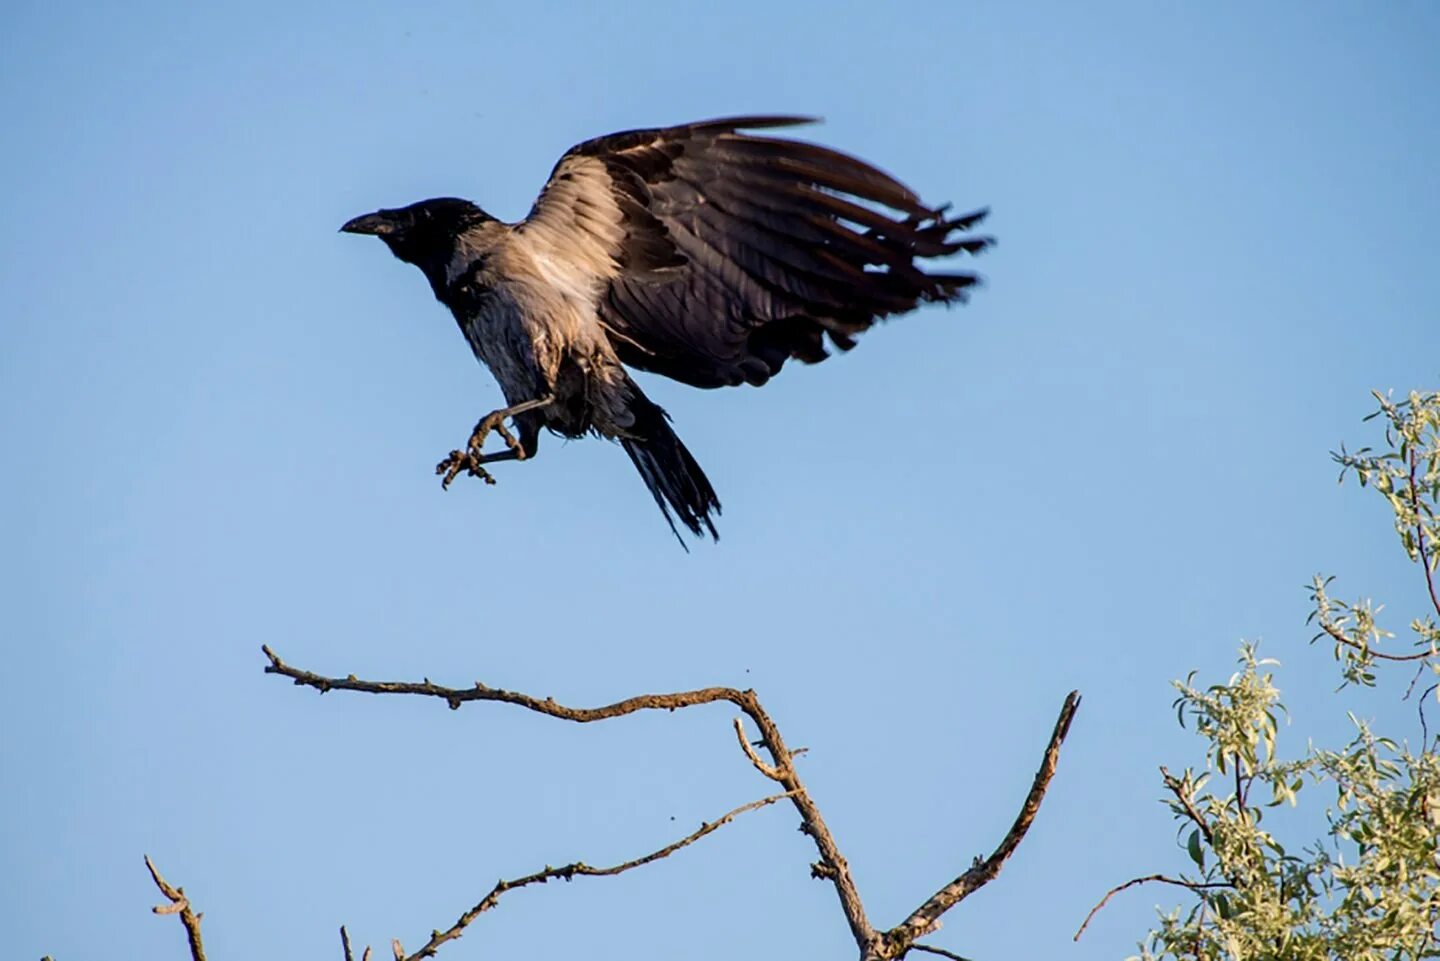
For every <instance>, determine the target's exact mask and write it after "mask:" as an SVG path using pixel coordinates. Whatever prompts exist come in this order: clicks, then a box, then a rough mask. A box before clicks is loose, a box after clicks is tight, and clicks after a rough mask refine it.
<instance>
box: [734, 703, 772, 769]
mask: <svg viewBox="0 0 1440 961" xmlns="http://www.w3.org/2000/svg"><path fill="white" fill-rule="evenodd" d="M735 736H736V737H737V738H739V740H740V750H742V751H744V752H745V756H746V757H748V758H749V759H750V763H751V764H753V765H755V770H757V771H759V772H760V773H761V774H763V775H765V776H766V777H768V778H769V779H770V780H772V781H781V780H784V776H783V775H782V774H781V773H780V772H779V771H777V770H775V768H773V767H771V766H770V765H769V764H766V763H765V762H764V761H762V760H761V759H760V755H758V754H756V753H755V749H754V748H753V747H751V746H750V741H749V740H748V739H747V738H746V737H745V722H744V721H742V720H740V719H739V718H738V717H737V718H736V719H735Z"/></svg>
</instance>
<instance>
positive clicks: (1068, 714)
mask: <svg viewBox="0 0 1440 961" xmlns="http://www.w3.org/2000/svg"><path fill="white" fill-rule="evenodd" d="M1079 707H1080V692H1079V691H1071V692H1070V693H1069V694H1068V695H1067V696H1066V697H1065V703H1064V704H1063V705H1062V706H1061V708H1060V716H1059V717H1058V718H1056V719H1055V729H1054V731H1052V732H1051V734H1050V743H1049V744H1047V745H1046V747H1045V754H1044V756H1043V757H1042V758H1041V760H1040V769H1039V770H1038V771H1036V772H1035V780H1034V781H1033V782H1032V783H1031V785H1030V793H1029V794H1028V795H1026V797H1025V803H1024V804H1023V805H1022V806H1021V808H1020V813H1019V814H1018V815H1016V817H1015V823H1014V824H1012V825H1011V826H1010V830H1009V832H1008V833H1006V835H1005V837H1004V839H1003V840H1002V841H1001V842H1000V844H999V846H998V847H996V848H995V851H994V852H993V853H992V854H991V855H990V856H989V857H988V858H986V859H985V860H983V861H978V860H977V862H976V863H975V865H974V866H972V867H971V868H970V870H968V871H966V872H965V873H964V874H962V875H960V876H959V877H958V878H956V879H955V880H954V881H951V882H950V883H949V884H947V885H945V887H943V888H941V889H940V890H939V891H937V892H935V894H934V895H932V896H931V897H930V899H929V900H928V901H926V902H925V903H924V904H922V905H920V907H918V908H916V909H915V911H914V912H912V913H911V915H910V916H909V917H908V918H906V919H905V920H904V921H902V922H901V923H900V924H898V925H896V926H895V927H894V928H892V929H891V930H889V931H887V932H886V933H885V934H884V936H883V937H884V940H885V943H886V949H885V953H884V954H882V955H881V956H882V957H889V958H898V957H901V956H903V955H904V953H905V952H906V951H907V950H909V949H910V948H911V947H913V946H914V944H915V941H916V939H918V938H921V937H924V936H925V935H926V934H928V933H929V932H931V931H932V930H934V928H935V923H936V922H937V921H938V920H939V919H940V916H941V915H942V914H944V913H945V912H946V911H949V910H950V909H951V908H953V907H954V906H955V905H957V904H959V903H960V902H961V901H963V900H965V899H966V898H967V897H969V896H970V895H971V894H973V893H974V892H975V891H977V890H979V889H980V888H982V887H984V886H985V885H986V884H988V883H989V882H990V881H992V880H993V879H994V878H995V876H996V875H998V874H999V873H1000V869H1001V867H1003V866H1004V864H1005V862H1006V860H1008V859H1009V857H1010V855H1012V854H1014V853H1015V849H1016V848H1017V847H1019V845H1020V842H1021V841H1022V840H1024V839H1025V834H1026V832H1027V831H1029V830H1030V825H1031V824H1032V823H1033V822H1034V820H1035V815H1036V814H1038V813H1039V811H1040V803H1041V802H1042V801H1043V800H1044V799H1045V791H1046V789H1048V788H1049V786H1050V779H1051V778H1053V777H1054V776H1055V768H1056V766H1057V765H1058V764H1059V763H1060V746H1061V744H1063V743H1064V742H1065V735H1066V734H1068V733H1069V731H1070V722H1071V721H1072V720H1073V719H1074V717H1075V711H1076V710H1077V709H1078V708H1079Z"/></svg>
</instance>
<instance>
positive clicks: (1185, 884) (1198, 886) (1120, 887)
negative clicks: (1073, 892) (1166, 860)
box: [1074, 874, 1234, 941]
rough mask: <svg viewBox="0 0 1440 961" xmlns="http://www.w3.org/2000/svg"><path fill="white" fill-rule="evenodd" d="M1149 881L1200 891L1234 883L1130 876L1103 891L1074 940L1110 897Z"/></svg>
mask: <svg viewBox="0 0 1440 961" xmlns="http://www.w3.org/2000/svg"><path fill="white" fill-rule="evenodd" d="M1151 881H1158V882H1160V883H1162V884H1175V885H1179V886H1180V887H1182V888H1189V889H1190V890H1191V891H1201V890H1203V889H1205V888H1232V887H1234V885H1233V884H1231V883H1230V882H1229V881H1207V882H1204V883H1201V882H1196V881H1182V880H1180V879H1179V878H1170V877H1166V876H1165V875H1163V874H1147V875H1145V876H1144V877H1143V878H1132V879H1130V880H1129V881H1126V882H1125V883H1124V884H1117V885H1116V886H1115V887H1113V888H1111V889H1110V890H1109V891H1107V892H1105V896H1104V897H1103V898H1101V899H1100V903H1099V904H1097V905H1095V906H1094V907H1093V908H1091V909H1090V913H1089V914H1087V915H1085V921H1084V923H1082V924H1081V925H1080V930H1078V931H1076V932H1075V938H1074V940H1076V941H1079V940H1080V935H1082V934H1084V933H1085V929H1086V928H1088V927H1089V926H1090V922H1091V920H1093V919H1094V917H1095V915H1096V914H1098V913H1099V912H1100V909H1101V908H1103V907H1105V905H1107V904H1109V903H1110V899H1111V898H1113V897H1114V896H1115V895H1117V894H1119V893H1120V892H1121V891H1124V890H1125V889H1126V888H1133V887H1135V885H1137V884H1148V883H1150V882H1151Z"/></svg>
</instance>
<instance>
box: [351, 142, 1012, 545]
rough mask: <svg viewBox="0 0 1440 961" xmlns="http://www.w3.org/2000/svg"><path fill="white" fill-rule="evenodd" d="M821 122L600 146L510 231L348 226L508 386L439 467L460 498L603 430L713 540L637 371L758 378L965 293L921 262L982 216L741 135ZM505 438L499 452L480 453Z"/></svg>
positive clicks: (418, 224) (416, 217)
mask: <svg viewBox="0 0 1440 961" xmlns="http://www.w3.org/2000/svg"><path fill="white" fill-rule="evenodd" d="M807 122H809V121H807V120H806V119H805V118H799V117H735V118H729V119H724V120H710V121H705V122H702V123H692V124H685V125H682V126H676V127H664V128H656V129H650V130H631V131H625V132H622V133H616V134H611V135H610V136H607V137H600V138H597V139H595V140H588V141H586V142H584V143H582V144H579V145H577V146H575V147H572V148H571V149H570V150H569V151H567V152H566V153H565V155H564V156H563V157H561V158H560V161H559V163H557V164H556V165H555V169H554V170H553V171H552V172H551V174H550V179H549V181H548V182H547V183H546V185H545V188H544V190H542V191H541V193H540V197H539V199H538V200H536V202H535V206H534V208H533V209H531V211H530V214H529V216H527V217H526V218H525V219H524V220H522V221H520V222H519V223H515V224H510V223H504V222H501V221H499V220H496V219H495V218H494V217H491V216H490V215H489V214H487V213H486V212H485V211H483V210H481V209H480V208H479V207H477V206H476V205H475V204H473V203H470V202H469V201H466V200H457V199H454V198H440V199H435V200H424V201H421V202H420V203H416V204H412V205H410V206H408V207H401V208H398V209H393V210H389V209H387V210H379V211H376V212H375V213H372V214H366V215H364V216H361V217H356V218H355V219H353V220H351V221H350V222H348V223H347V224H345V226H343V227H342V228H341V230H344V231H348V232H350V233H357V234H374V235H376V236H378V237H379V238H380V239H381V240H383V241H384V242H385V244H386V245H387V246H388V247H389V248H390V250H391V252H393V253H394V254H395V256H396V257H398V258H400V259H401V260H403V261H406V262H408V263H411V264H414V265H415V266H417V267H419V268H420V270H421V271H422V272H423V273H424V274H425V277H426V279H427V280H429V282H430V287H431V289H432V290H433V291H434V292H435V296H436V298H438V299H439V300H440V302H441V303H443V304H444V305H445V306H446V307H448V308H450V311H451V313H452V314H454V316H455V320H456V321H457V322H458V323H459V325H460V330H461V332H462V333H463V334H464V335H465V339H466V340H467V341H468V342H469V343H470V347H471V349H472V350H473V351H474V353H475V356H476V357H477V358H478V359H479V360H480V361H481V363H483V364H484V365H485V366H487V367H488V368H489V369H490V370H491V372H492V373H493V374H494V375H495V379H496V380H497V381H498V382H499V384H500V388H501V390H502V391H503V392H504V395H505V402H506V405H507V406H506V407H505V408H503V409H501V410H497V411H494V412H493V413H491V414H489V415H487V416H486V417H485V418H483V419H482V420H481V421H480V423H479V424H478V425H476V428H475V431H474V433H473V434H472V436H471V438H470V440H469V442H468V443H467V445H466V449H465V450H463V451H452V452H451V454H450V456H449V457H448V458H447V459H446V460H444V461H442V462H441V463H440V465H439V466H438V467H437V468H436V472H437V473H440V474H443V475H444V477H445V481H444V483H445V484H446V485H447V486H448V485H449V483H450V481H451V480H453V479H454V478H455V477H456V476H457V475H458V474H459V473H460V472H462V471H466V472H469V473H470V474H472V475H476V476H481V477H484V478H485V479H486V480H489V479H490V476H489V474H488V473H487V472H486V470H485V467H484V465H485V464H489V463H494V462H496V461H501V460H524V459H526V458H529V457H533V456H534V455H535V451H536V448H537V445H538V443H539V438H540V430H541V428H542V427H543V428H546V429H549V430H551V431H554V432H555V433H558V434H562V435H564V436H566V437H579V436H582V435H584V434H586V433H591V432H593V433H597V434H599V435H601V436H603V437H607V438H611V439H613V440H618V441H619V442H620V443H621V445H622V446H623V447H624V448H625V452H626V453H627V454H629V455H630V459H631V460H632V461H633V462H634V463H635V466H636V468H637V469H638V470H639V472H640V476H641V477H642V478H643V479H644V481H645V485H646V486H647V487H648V488H649V489H650V493H651V494H652V495H653V496H654V498H655V502H656V503H657V504H659V506H660V509H661V511H662V512H663V513H664V514H665V518H666V520H667V521H669V523H670V527H671V530H675V518H678V519H679V520H680V523H681V524H683V525H684V526H685V527H686V528H687V529H688V530H689V531H690V532H691V533H693V534H695V535H697V536H700V535H702V534H703V533H704V532H707V531H708V533H709V534H710V536H711V537H715V536H716V535H715V524H714V517H715V515H717V514H719V513H720V501H719V500H718V499H717V498H716V496H715V491H714V489H713V488H712V487H711V486H710V482H709V480H707V479H706V477H705V474H704V472H703V471H702V470H701V469H700V465H699V464H697V463H696V462H695V458H694V457H692V456H691V454H690V452H689V451H688V450H686V449H685V445H684V444H682V443H681V442H680V438H679V437H677V436H676V435H675V432H674V431H673V430H672V429H671V427H670V424H669V417H668V416H667V415H666V413H665V412H664V411H663V410H661V409H660V408H659V407H658V406H656V405H655V404H654V403H652V402H651V401H650V400H649V399H648V398H646V396H645V395H644V394H643V393H642V392H641V390H640V387H639V385H637V384H636V383H635V381H634V380H633V379H631V377H630V375H629V373H628V372H627V371H626V370H625V367H626V366H629V367H635V368H638V369H640V370H646V371H653V372H655V373H657V374H662V375H664V376H666V377H670V378H672V379H674V380H678V381H681V382H682V383H686V384H690V385H692V386H695V387H721V386H729V385H737V384H755V385H759V384H763V383H765V382H766V381H767V380H769V379H770V378H771V377H772V376H774V375H775V374H777V373H779V372H780V369H781V367H783V366H784V364H785V361H786V360H788V359H790V358H792V357H794V358H797V359H799V360H801V361H803V362H805V363H817V362H819V361H821V360H824V359H825V357H826V356H827V350H826V343H827V342H828V343H829V344H831V345H834V346H835V347H837V348H839V349H840V350H849V349H850V348H851V347H853V346H854V344H855V341H854V338H855V336H856V335H857V334H859V333H861V332H862V331H864V330H866V329H868V328H869V327H870V326H871V325H872V324H874V323H875V321H876V320H877V319H879V318H881V317H886V316H889V315H891V314H898V313H904V312H906V311H909V310H913V309H914V308H915V307H916V306H918V305H919V304H920V303H922V302H926V301H940V302H942V303H951V302H955V301H959V300H963V299H964V296H965V293H966V290H967V288H969V287H971V286H973V285H974V284H975V283H976V282H977V280H978V278H977V277H976V275H974V274H972V273H967V272H947V273H926V272H924V271H922V270H921V269H920V268H919V267H918V266H917V265H916V262H917V261H921V260H925V259H929V258H935V257H946V256H949V255H952V254H957V253H962V252H963V253H969V254H975V253H979V252H980V251H982V250H984V249H985V248H986V247H987V246H988V245H989V244H990V243H991V241H990V239H989V238H988V237H978V236H974V235H970V234H967V233H966V231H968V230H969V229H970V228H971V227H973V226H974V225H975V224H977V223H979V222H980V221H981V220H982V219H983V218H984V216H985V213H986V211H984V210H978V211H975V212H973V213H969V214H964V215H962V216H958V217H951V216H948V215H947V213H946V208H945V207H930V206H927V205H926V204H924V203H922V202H921V201H920V199H919V198H918V197H916V196H915V194H914V193H913V192H911V191H910V190H909V188H907V187H905V185H903V184H901V183H899V182H898V181H896V180H895V179H894V178H892V177H891V176H889V175H888V174H885V173H882V172H881V171H879V170H877V169H875V168H874V167H871V166H870V165H869V164H866V163H864V162H862V161H860V160H857V159H855V158H854V157H850V156H847V155H845V154H843V153H839V152H837V151H834V150H830V149H828V148H825V147H821V146H817V145H815V144H809V143H802V142H799V141H794V140H786V139H781V138H778V137H770V136H755V135H753V134H749V133H744V132H743V131H745V130H756V129H762V128H776V127H788V126H793V125H797V124H802V123H807ZM507 419H510V420H511V421H512V423H513V424H514V425H515V434H512V433H511V432H510V431H509V429H508V428H506V426H505V421H506V420H507ZM491 432H495V433H499V434H500V435H501V437H502V438H503V439H504V441H505V442H506V445H507V447H506V449H505V450H503V451H499V452H496V453H488V454H487V453H484V452H483V451H482V445H483V443H484V441H485V438H486V436H487V435H488V434H490V433H491ZM516 435H518V436H516ZM682 543H683V542H682Z"/></svg>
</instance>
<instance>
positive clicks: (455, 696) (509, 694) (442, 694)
mask: <svg viewBox="0 0 1440 961" xmlns="http://www.w3.org/2000/svg"><path fill="white" fill-rule="evenodd" d="M261 650H262V651H264V652H265V656H266V657H267V658H269V660H270V663H269V665H268V666H267V667H266V668H265V673H267V674H278V675H280V676H282V677H288V678H290V679H291V680H292V681H294V682H295V683H296V684H297V685H300V686H302V687H312V688H314V689H315V690H317V691H319V692H320V693H322V694H323V693H325V692H326V691H334V690H338V691H360V692H363V693H367V694H412V695H419V696H423V697H434V698H438V699H439V700H442V701H444V702H445V703H447V704H448V705H449V706H450V708H451V709H452V710H454V709H458V708H459V707H460V705H461V704H465V703H468V702H470V701H500V702H502V703H505V704H513V705H515V706H517V707H523V708H525V709H526V710H530V711H535V712H536V713H539V714H544V715H546V716H548V717H555V718H560V719H561V720H566V721H574V722H576V723H580V724H585V723H590V722H593V721H603V720H607V719H609V718H613V717H622V716H624V715H627V714H634V713H636V712H637V711H662V710H663V711H674V710H677V709H679V708H684V707H695V706H697V705H700V704H713V703H716V702H718V701H728V702H729V703H731V704H734V705H735V706H736V707H738V708H740V710H741V711H744V712H745V715H746V716H747V717H749V718H750V720H751V721H753V722H754V723H755V726H756V727H757V728H758V729H759V730H760V737H761V738H762V739H763V742H764V744H765V749H766V750H767V751H768V752H769V753H770V756H771V757H772V758H773V759H774V762H775V763H774V764H773V765H771V767H773V769H774V771H775V773H776V774H778V775H779V777H778V778H776V780H778V782H779V783H780V784H781V785H782V786H783V787H784V788H785V789H786V793H787V796H788V797H789V798H790V801H791V803H792V804H794V805H795V809H796V810H797V811H799V813H800V819H801V825H800V829H801V831H803V832H804V833H805V834H806V835H808V836H809V837H810V839H811V841H813V842H814V844H815V847H816V849H817V850H818V851H819V852H820V863H821V864H822V865H823V866H824V874H823V875H822V876H823V877H825V878H826V879H827V880H829V881H830V882H831V883H832V884H833V885H834V887H835V893H836V895H837V896H838V897H839V899H840V909H841V911H843V912H844V914H845V921H846V923H847V924H848V925H849V927H850V934H851V936H852V937H853V938H854V939H855V943H856V944H857V945H858V946H859V947H860V949H861V952H862V953H864V952H866V951H869V950H870V949H871V947H872V946H873V945H874V943H875V941H876V939H877V938H878V937H879V935H878V934H877V933H876V931H875V928H874V927H873V926H872V925H871V924H870V921H869V919H868V918H867V917H866V916H865V906H864V904H863V903H862V902H861V900H860V892H859V889H858V888H857V886H856V884H855V879H854V878H853V877H852V876H851V874H850V865H849V862H847V861H846V860H845V857H844V855H842V854H841V853H840V846H839V845H838V844H836V843H835V837H834V835H832V834H831V833H830V828H829V826H827V825H826V823H825V818H824V817H823V816H822V815H821V814H820V808H819V807H818V806H817V805H816V804H815V802H814V800H813V799H812V798H811V797H810V794H809V792H808V791H807V790H806V789H805V785H804V784H803V783H802V782H801V780H800V777H799V775H798V774H796V772H795V766H794V764H793V763H792V762H793V759H794V755H793V754H792V753H791V752H790V750H789V748H787V747H786V746H785V739H784V738H783V737H781V735H780V729H779V728H778V727H776V725H775V722H774V721H773V720H771V718H770V715H769V714H767V713H766V712H765V709H764V708H763V707H762V706H761V705H760V699H759V698H758V697H757V696H756V694H755V692H754V691H752V690H745V691H740V690H736V689H735V688H730V687H707V688H702V689H700V690H694V691H682V692H680V693H676V694H642V695H639V696H637V697H631V698H627V699H625V700H623V701H616V702H615V703H613V704H607V705H604V706H602V707H595V708H574V707H567V706H565V705H563V704H558V703H556V701H555V699H554V698H545V699H544V700H541V699H540V698H537V697H533V696H531V695H529V694H522V693H519V692H516V691H505V690H501V689H499V688H493V687H487V686H486V685H484V684H481V683H480V682H478V681H477V682H476V683H475V686H474V687H468V688H450V687H442V686H440V685H438V684H433V683H431V681H430V680H429V679H428V678H427V679H425V680H423V681H422V682H420V683H418V684H417V683H415V682H413V681H362V680H360V679H359V678H357V677H355V675H353V674H351V675H349V676H348V677H343V678H338V677H325V676H323V675H320V674H315V673H313V672H311V671H306V670H302V669H300V668H296V667H292V666H290V665H289V664H286V663H285V662H284V661H283V660H281V659H280V656H279V655H278V654H276V653H275V652H274V651H272V650H271V649H270V648H269V647H268V646H262V647H261Z"/></svg>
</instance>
